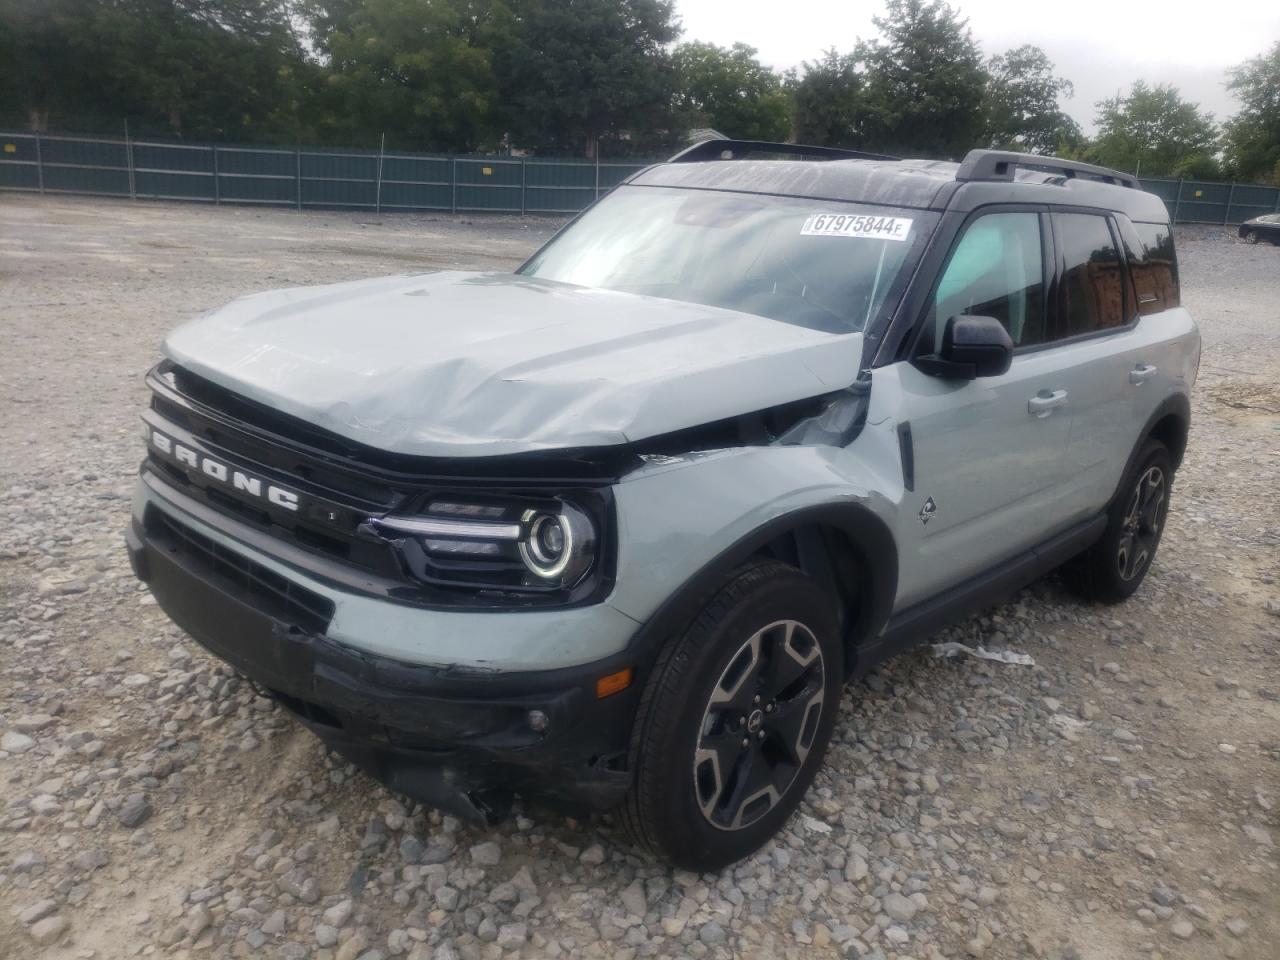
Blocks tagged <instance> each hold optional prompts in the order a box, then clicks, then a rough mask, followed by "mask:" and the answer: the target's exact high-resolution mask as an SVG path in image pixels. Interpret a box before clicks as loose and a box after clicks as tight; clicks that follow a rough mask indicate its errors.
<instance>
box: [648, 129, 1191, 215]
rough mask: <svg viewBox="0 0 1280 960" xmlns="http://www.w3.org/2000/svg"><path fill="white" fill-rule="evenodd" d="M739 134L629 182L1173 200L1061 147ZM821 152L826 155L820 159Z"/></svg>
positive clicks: (1106, 203) (1059, 200) (843, 195)
mask: <svg viewBox="0 0 1280 960" xmlns="http://www.w3.org/2000/svg"><path fill="white" fill-rule="evenodd" d="M732 143H734V142H733V141H720V142H714V149H708V147H709V144H698V145H696V146H695V147H693V148H690V150H687V151H685V152H684V153H683V154H678V155H677V156H676V157H675V158H673V159H672V162H668V163H660V164H656V165H654V166H652V167H648V168H646V169H644V170H642V171H640V172H639V173H637V174H635V175H634V176H633V177H631V178H630V179H629V180H628V181H627V182H628V183H632V184H638V185H641V186H663V187H683V188H686V189H701V190H732V191H738V192H742V193H761V194H775V195H780V196H791V197H809V198H813V199H821V200H845V201H854V202H858V203H867V204H875V205H879V206H897V207H914V208H917V209H927V210H944V209H946V210H957V211H960V212H968V211H969V210H973V209H975V208H977V207H980V206H984V205H986V204H989V203H1042V204H1058V205H1070V206H1080V207H1091V208H1096V209H1103V210H1115V211H1119V212H1121V213H1124V214H1125V215H1126V216H1128V217H1129V218H1130V219H1131V220H1136V221H1142V222H1147V223H1166V222H1168V220H1169V213H1168V210H1167V209H1166V208H1165V205H1164V201H1162V200H1161V199H1160V198H1159V197H1157V196H1156V195H1155V194H1152V193H1146V192H1145V191H1143V190H1141V189H1138V187H1137V181H1136V180H1135V179H1134V178H1132V177H1129V176H1127V175H1125V174H1121V173H1118V172H1117V171H1114V170H1108V169H1106V168H1103V167H1094V166H1090V165H1088V164H1079V163H1073V162H1071V161H1061V160H1057V159H1056V158H1053V157H1038V156H1032V155H1030V154H1012V153H1003V152H1000V151H991V150H981V151H979V150H975V151H972V152H971V153H970V154H969V156H968V157H966V158H965V160H964V162H963V163H951V162H947V161H942V160H895V159H862V158H861V157H866V154H861V155H859V154H856V153H854V152H853V151H847V152H844V153H843V157H848V158H849V159H844V158H838V159H826V157H828V156H830V155H831V154H833V153H837V151H830V152H825V151H824V152H822V153H818V152H814V153H812V154H810V153H808V151H813V150H814V148H804V147H796V146H795V145H792V144H779V145H776V146H778V147H780V148H786V149H779V150H777V151H776V153H777V154H778V155H780V156H787V155H791V156H795V155H811V156H813V157H814V159H798V160H792V159H770V160H755V159H750V155H749V153H746V152H743V153H742V154H739V155H742V156H745V157H746V158H745V159H720V156H721V155H729V156H734V155H735V154H734V152H733V151H732V149H731V148H730V147H729V146H728V145H730V144H732ZM751 146H752V147H753V148H754V151H753V152H755V153H762V152H770V151H768V150H767V148H768V147H769V145H768V144H752V145H751ZM722 147H723V148H725V149H723V150H721V149H720V148H722ZM691 154H692V155H693V156H692V157H690V155H691ZM820 156H821V157H823V159H817V158H818V157H820ZM712 157H713V158H712ZM686 158H688V159H686ZM1108 180H1109V181H1111V182H1106V181H1108ZM1120 184H1125V185H1120Z"/></svg>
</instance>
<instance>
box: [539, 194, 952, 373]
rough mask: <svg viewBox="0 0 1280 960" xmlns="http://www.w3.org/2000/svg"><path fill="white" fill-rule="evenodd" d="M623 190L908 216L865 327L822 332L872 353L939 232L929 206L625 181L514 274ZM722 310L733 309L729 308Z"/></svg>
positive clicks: (938, 219)
mask: <svg viewBox="0 0 1280 960" xmlns="http://www.w3.org/2000/svg"><path fill="white" fill-rule="evenodd" d="M623 190H626V191H636V190H660V191H662V192H663V193H673V192H677V191H678V192H681V193H690V194H693V193H701V194H723V195H725V196H747V197H760V198H776V199H781V200H789V201H806V200H809V201H814V202H815V203H821V204H823V205H825V206H836V207H840V208H844V207H848V208H865V209H867V210H873V211H877V212H878V213H879V214H880V215H881V216H889V215H905V216H909V217H911V218H912V220H913V221H915V222H914V223H913V225H912V230H911V236H910V238H909V239H908V240H906V241H904V242H905V243H907V244H908V249H907V251H906V252H905V254H904V256H903V258H902V261H901V263H900V265H899V267H898V270H897V271H896V273H895V275H894V277H893V279H892V281H891V282H890V284H889V286H888V288H887V290H886V292H885V296H884V299H883V300H882V301H881V303H880V305H879V307H878V308H877V309H876V310H875V312H874V313H873V315H872V316H871V317H869V318H868V319H867V321H866V323H865V325H864V326H863V327H862V328H856V327H851V328H850V329H848V330H844V331H840V332H831V331H824V332H827V333H829V334H830V335H832V336H848V335H850V334H853V333H860V334H862V336H863V338H864V341H865V343H866V344H867V347H868V349H869V350H870V351H872V352H873V351H874V349H875V345H876V344H878V342H879V341H880V339H881V337H882V336H883V335H884V333H885V331H886V330H887V329H888V327H889V324H890V322H891V321H892V319H893V317H894V316H895V315H896V314H897V312H898V310H899V308H900V307H901V306H902V301H903V297H904V295H905V294H906V292H907V290H908V287H909V286H910V283H911V280H912V279H913V278H914V276H915V274H916V271H917V269H918V268H919V265H920V261H921V258H922V257H923V256H924V253H925V251H926V250H927V249H928V247H929V244H930V242H931V240H932V238H933V236H934V234H935V233H936V231H937V229H938V225H939V223H940V222H941V219H942V216H943V213H942V211H941V210H939V209H936V208H932V207H918V206H911V205H908V204H888V203H883V202H880V203H866V202H862V201H858V200H844V199H839V198H834V197H824V196H809V195H807V194H792V193H770V192H767V191H763V190H761V191H755V190H724V189H719V188H711V187H687V186H670V185H667V184H643V183H632V182H625V183H621V184H619V185H618V186H616V187H614V188H613V189H612V190H610V191H609V192H608V193H606V194H604V195H603V196H601V197H600V198H599V199H597V200H596V201H594V202H593V203H591V204H590V205H589V206H587V207H585V208H584V209H583V210H581V211H580V212H578V213H577V214H575V215H574V216H573V217H572V218H571V219H570V220H568V221H567V222H566V223H564V224H563V225H562V226H561V227H560V228H559V229H558V230H556V231H555V233H553V234H552V235H551V236H550V237H549V238H548V239H547V240H546V242H545V243H543V244H541V245H540V246H539V247H538V248H537V250H535V251H534V252H533V253H532V254H531V255H530V256H529V257H528V258H527V259H526V260H525V261H524V262H523V263H522V264H520V266H519V267H517V268H516V270H515V273H516V275H518V276H537V275H536V274H532V273H531V272H530V270H531V268H532V267H533V266H534V265H536V264H537V263H538V262H539V260H540V259H541V258H542V256H543V254H544V253H545V252H546V251H547V250H548V249H549V248H550V247H552V246H553V245H554V244H556V243H557V242H558V241H560V240H561V239H562V238H563V237H564V236H565V235H566V234H567V233H568V232H569V231H571V230H572V229H574V227H575V226H576V225H577V224H578V223H579V221H581V220H582V219H583V218H584V217H586V216H587V215H588V214H589V213H591V211H593V210H594V209H595V208H596V207H597V206H598V205H600V204H601V203H604V202H605V201H607V200H608V199H609V198H610V197H612V196H613V195H614V194H615V193H618V192H620V191H623ZM818 212H822V211H818ZM890 212H892V213H890ZM548 279H552V278H548ZM554 282H569V281H558V280H557V281H554ZM669 299H672V301H673V302H693V301H680V300H678V299H676V298H669ZM725 309H734V308H732V307H729V308H725ZM751 315H752V316H763V315H761V314H751ZM764 319H769V320H773V322H775V323H786V324H788V325H791V326H799V327H801V328H802V329H813V328H808V327H804V326H803V325H802V324H796V323H792V322H790V321H787V320H782V319H778V318H774V317H764ZM872 352H868V350H864V356H870V355H872Z"/></svg>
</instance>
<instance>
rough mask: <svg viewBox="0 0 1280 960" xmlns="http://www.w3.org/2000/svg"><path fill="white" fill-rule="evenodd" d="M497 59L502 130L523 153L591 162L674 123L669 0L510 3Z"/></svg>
mask: <svg viewBox="0 0 1280 960" xmlns="http://www.w3.org/2000/svg"><path fill="white" fill-rule="evenodd" d="M511 8H512V11H513V12H514V14H515V29H514V33H513V36H512V39H511V42H510V43H509V44H506V45H504V47H503V48H502V49H501V50H500V51H497V52H496V67H497V71H498V78H499V83H500V85H501V90H502V97H503V100H504V102H505V103H506V105H507V108H508V128H507V129H508V131H509V133H510V136H511V140H512V142H513V143H514V144H517V145H519V146H528V147H534V148H537V149H540V150H546V151H548V152H563V151H572V152H577V153H581V154H582V155H583V156H587V157H592V156H595V151H596V145H597V143H599V142H600V141H612V142H613V143H614V144H621V143H624V142H626V141H628V140H630V141H632V142H638V141H640V140H642V139H643V138H644V137H645V136H648V135H652V134H653V133H655V132H656V131H661V130H664V129H666V130H669V128H670V126H671V91H672V90H673V89H674V86H675V84H674V73H673V70H672V66H671V58H670V55H669V54H668V53H667V50H666V48H667V46H668V45H669V44H671V43H673V42H675V40H676V38H677V37H678V36H679V34H680V28H679V25H678V23H677V21H676V19H675V10H674V2H673V0H511Z"/></svg>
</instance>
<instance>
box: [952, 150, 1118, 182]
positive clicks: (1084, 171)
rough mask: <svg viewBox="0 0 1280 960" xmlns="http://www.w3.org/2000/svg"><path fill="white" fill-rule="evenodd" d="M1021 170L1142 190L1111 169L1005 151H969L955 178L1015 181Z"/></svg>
mask: <svg viewBox="0 0 1280 960" xmlns="http://www.w3.org/2000/svg"><path fill="white" fill-rule="evenodd" d="M1018 167H1025V168H1028V169H1032V170H1045V171H1048V172H1049V173H1056V174H1060V175H1061V176H1064V177H1067V178H1073V177H1080V176H1084V177H1091V178H1093V179H1097V180H1101V181H1103V182H1104V183H1113V184H1115V185H1117V186H1121V187H1130V188H1132V189H1134V190H1141V189H1142V185H1141V184H1139V183H1138V178H1137V177H1133V176H1130V175H1129V174H1127V173H1121V172H1120V171H1119V170H1112V169H1111V168H1109V167H1098V166H1094V165H1093V164H1092V163H1079V162H1078V161H1075V160H1059V159H1058V158H1057V157H1042V156H1039V155H1037V154H1034V153H1012V152H1010V151H1006V150H970V151H969V152H968V153H966V154H965V157H964V160H962V161H961V162H960V169H958V170H957V171H956V179H957V180H1012V179H1013V173H1014V171H1015V170H1016V169H1017V168H1018Z"/></svg>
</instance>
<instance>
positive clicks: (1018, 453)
mask: <svg viewBox="0 0 1280 960" xmlns="http://www.w3.org/2000/svg"><path fill="white" fill-rule="evenodd" d="M1049 236H1050V234H1049V225H1048V221H1047V214H1044V213H1041V212H1038V211H1035V210H1013V211H997V212H991V213H986V214H984V215H981V216H979V217H977V218H976V219H973V220H971V221H970V222H969V223H968V224H967V225H966V226H965V228H964V229H963V231H962V232H961V234H960V237H959V239H958V240H957V241H956V243H955V246H954V248H953V250H952V252H951V254H950V257H949V259H948V262H947V266H946V267H945V268H944V270H943V273H942V277H941V279H940V280H939V282H938V286H937V288H936V290H935V292H934V294H933V296H932V297H931V299H930V304H931V306H930V309H929V312H928V314H927V316H926V317H925V318H924V322H923V326H922V329H921V331H920V334H919V342H918V344H917V347H916V351H915V352H916V353H930V352H933V351H935V350H936V348H937V344H938V343H939V342H940V340H941V331H942V328H943V326H944V325H945V323H946V321H947V319H948V318H950V317H952V316H957V315H961V314H970V315H975V316H991V317H995V318H997V319H998V320H1000V322H1001V323H1002V324H1003V325H1004V326H1005V328H1006V329H1007V330H1008V331H1009V335H1010V337H1011V339H1012V340H1013V342H1014V345H1015V348H1016V349H1015V354H1014V358H1013V363H1012V364H1011V366H1010V368H1009V370H1008V371H1007V372H1006V373H1004V374H1003V375H1001V376H997V377H981V378H978V379H976V380H970V381H957V380H945V379H939V378H937V377H932V376H929V375H927V374H924V373H922V372H920V371H919V370H918V369H916V368H915V367H914V366H912V365H911V363H910V362H907V361H903V362H899V363H896V364H891V365H889V366H886V367H882V368H879V369H877V370H876V371H875V374H874V377H873V381H872V391H871V398H872V405H871V410H870V411H869V419H876V418H884V419H891V420H893V421H895V422H896V423H897V424H907V425H909V431H910V443H911V447H912V453H913V461H914V463H913V466H914V477H915V484H914V486H915V489H914V490H911V491H908V492H906V493H905V495H904V499H903V502H902V504H901V511H902V514H903V515H902V517H901V524H900V526H899V530H901V531H904V533H903V542H902V543H900V545H899V547H900V563H899V570H900V575H899V590H898V608H899V609H901V608H903V607H906V606H910V605H911V604H913V603H915V602H918V601H920V600H923V599H926V598H928V597H930V596H932V595H933V594H936V593H938V592H940V591H942V590H945V589H947V588H948V587H951V586H954V585H956V584H958V583H961V582H963V581H964V580H966V579H968V578H970V577H972V576H974V575H976V574H979V573H981V572H983V571H984V570H987V569H990V568H991V567H992V566H994V565H996V564H998V563H999V562H1001V561H1002V560H1005V559H1008V558H1010V557H1012V556H1014V555H1015V554H1017V553H1019V552H1021V551H1023V550H1025V549H1027V548H1028V547H1030V546H1032V545H1033V544H1035V543H1037V542H1039V541H1041V540H1044V539H1045V538H1046V537H1048V536H1049V535H1051V534H1052V533H1053V532H1055V531H1056V530H1060V529H1062V528H1063V527H1064V526H1065V525H1067V523H1068V522H1069V520H1070V519H1071V518H1070V515H1069V514H1070V508H1069V506H1068V505H1066V504H1064V503H1063V502H1062V501H1061V497H1060V494H1061V491H1062V486H1063V475H1062V471H1063V465H1064V462H1065V460H1066V452H1067V449H1068V447H1069V444H1070V441H1071V413H1072V405H1073V402H1074V401H1075V399H1076V398H1074V397H1073V396H1072V392H1073V390H1072V387H1074V386H1076V385H1077V383H1078V380H1077V379H1076V378H1075V377H1073V376H1072V375H1071V371H1070V370H1068V369H1064V368H1063V366H1062V357H1060V356H1059V355H1058V353H1057V351H1056V350H1054V349H1052V348H1048V347H1047V345H1046V338H1047V331H1046V320H1047V311H1046V290H1047V287H1048V283H1047V278H1048V276H1049V275H1050V274H1049V271H1048V269H1047V267H1048V264H1047V262H1046V258H1045V249H1046V246H1047V238H1048V237H1049ZM881 388H884V389H881ZM877 392H879V394H880V397H881V399H882V403H880V404H878V403H877ZM886 404H887V406H886ZM904 439H905V438H904Z"/></svg>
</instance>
